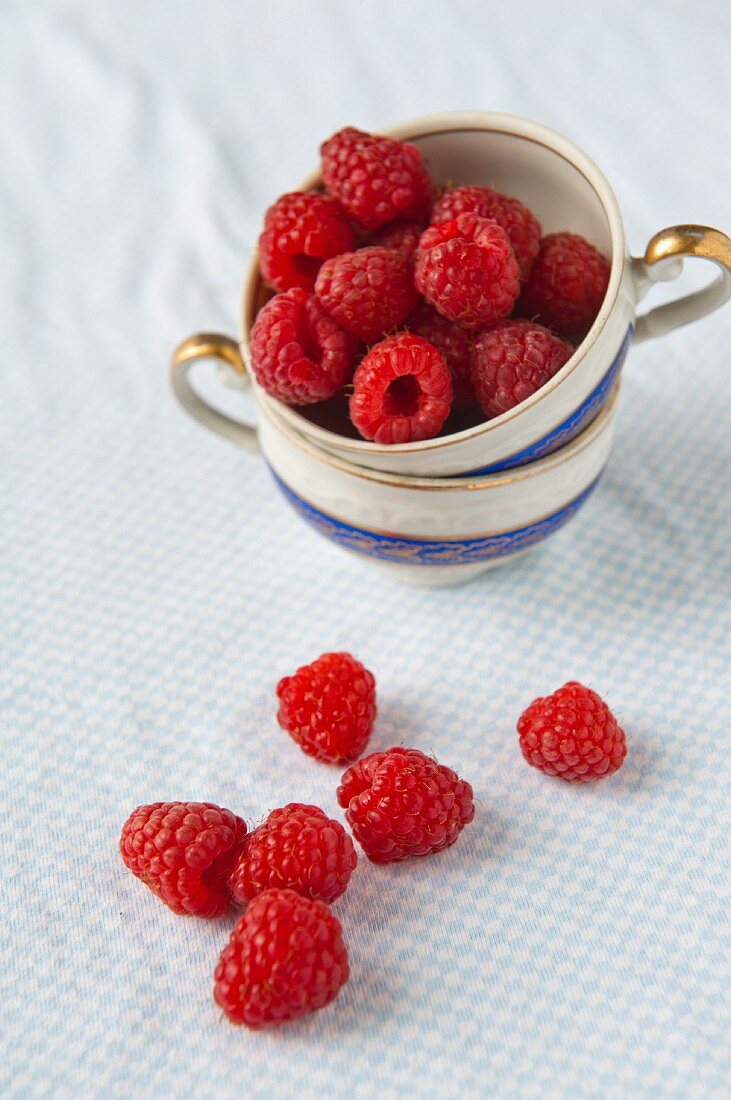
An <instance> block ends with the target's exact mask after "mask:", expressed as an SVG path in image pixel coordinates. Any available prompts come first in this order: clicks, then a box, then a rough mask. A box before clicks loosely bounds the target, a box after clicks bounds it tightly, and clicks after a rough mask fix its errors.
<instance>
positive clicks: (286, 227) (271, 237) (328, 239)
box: [259, 191, 355, 293]
mask: <svg viewBox="0 0 731 1100" xmlns="http://www.w3.org/2000/svg"><path fill="white" fill-rule="evenodd" d="M351 248H355V233H354V232H353V229H352V227H351V225H350V222H349V221H348V219H347V217H346V214H345V211H344V210H343V208H342V206H340V204H339V203H337V202H335V200H334V199H331V198H329V197H328V196H327V195H320V194H318V193H317V192H316V191H292V192H291V193H290V194H288V195H282V197H281V198H280V199H277V201H276V202H275V203H274V205H273V206H270V207H269V209H268V210H267V212H266V215H265V218H264V231H263V233H262V235H261V236H260V237H259V264H260V267H261V273H262V275H263V276H264V278H265V279H266V281H267V282H268V283H269V284H270V285H271V286H273V287H274V288H275V289H276V290H290V289H291V288H292V287H294V286H299V287H302V288H303V289H304V290H307V291H309V292H310V293H312V291H313V290H314V289H315V277H316V275H317V272H318V271H319V270H320V265H321V264H322V261H323V260H327V259H328V258H329V257H330V256H337V255H338V254H339V253H340V252H349V251H350V249H351Z"/></svg>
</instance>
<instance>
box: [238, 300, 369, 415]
mask: <svg viewBox="0 0 731 1100" xmlns="http://www.w3.org/2000/svg"><path fill="white" fill-rule="evenodd" d="M354 360H355V345H354V343H353V340H352V338H351V337H350V336H348V334H347V333H346V332H343V330H342V329H341V328H340V326H339V325H338V323H337V321H335V320H334V319H333V318H332V317H331V316H330V314H329V313H328V312H327V310H326V309H325V307H324V306H323V305H322V303H321V302H320V301H318V299H317V298H316V297H315V296H314V295H311V294H310V295H308V294H307V292H306V291H304V290H302V289H301V288H299V287H295V288H293V289H292V290H288V291H286V292H285V293H284V294H276V295H275V296H274V297H273V298H272V299H271V300H270V301H268V302H267V304H266V305H265V306H264V307H263V309H261V310H260V311H259V314H258V315H257V318H256V320H255V321H254V324H253V327H252V329H251V367H252V370H253V372H254V377H255V378H256V380H257V382H258V383H259V385H260V386H261V387H262V389H264V390H266V392H267V393H269V394H271V395H272V397H278V398H279V400H280V401H286V402H287V403H288V404H290V405H309V404H312V403H313V402H315V401H324V400H325V399H326V398H327V397H333V396H334V394H336V393H337V392H338V390H339V389H341V387H342V386H344V385H345V384H346V382H349V381H350V378H351V376H352V372H353V363H354Z"/></svg>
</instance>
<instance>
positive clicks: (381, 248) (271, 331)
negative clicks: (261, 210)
mask: <svg viewBox="0 0 731 1100" xmlns="http://www.w3.org/2000/svg"><path fill="white" fill-rule="evenodd" d="M321 156H322V165H321V175H322V181H323V185H324V188H325V190H324V192H323V191H297V192H292V193H289V194H286V195H283V196H282V197H281V198H279V199H278V200H277V201H276V202H275V203H274V204H273V205H272V206H271V207H270V208H269V210H268V211H267V213H266V216H265V220H264V229H263V232H262V234H261V237H260V239H259V256H260V270H261V275H262V278H263V279H264V281H265V282H266V284H268V286H269V287H271V288H272V290H273V291H274V292H275V293H274V295H273V297H271V298H270V299H269V300H268V301H267V302H266V303H265V304H264V306H263V307H262V308H261V310H260V311H259V313H258V315H257V317H256V320H255V322H254V325H253V328H252V331H251V368H252V371H253V373H254V376H255V377H256V380H257V382H258V383H259V385H260V386H261V387H262V389H264V390H265V391H266V392H267V393H268V394H270V395H271V396H273V397H276V398H278V399H279V400H281V401H283V402H285V403H286V404H289V405H296V406H306V405H313V404H319V403H321V402H327V401H331V400H333V399H336V398H338V397H342V396H345V397H347V400H348V411H349V418H350V421H351V422H352V425H353V426H354V428H355V429H356V430H357V432H358V433H359V434H360V436H362V437H363V438H364V439H367V440H372V441H374V442H376V443H378V444H394V443H409V442H416V441H418V440H424V439H431V438H433V437H434V436H436V435H438V434H440V433H441V434H449V432H450V431H452V430H456V428H457V427H461V426H463V425H464V424H465V423H466V422H467V421H471V422H473V423H477V422H479V421H480V420H491V419H493V418H495V417H497V416H500V415H501V414H502V413H505V412H507V411H508V410H509V409H512V408H514V407H515V406H516V405H519V404H520V403H521V402H523V401H525V400H527V399H528V398H529V397H531V396H532V394H534V393H535V392H536V391H537V390H539V389H540V388H541V387H542V386H544V385H545V384H546V383H547V382H548V381H549V380H550V379H551V378H552V377H553V376H554V375H555V374H556V373H557V372H558V371H559V370H560V369H561V367H562V366H563V365H564V364H565V363H566V362H567V361H568V359H569V358H570V357H571V355H572V354H573V352H574V349H575V347H576V346H577V344H579V343H580V342H581V340H582V339H583V337H584V336H585V335H586V333H587V332H588V330H589V328H590V327H591V325H592V323H593V322H594V320H595V318H596V315H597V313H598V311H599V308H600V306H601V303H602V301H603V299H604V295H605V293H606V289H607V284H608V281H609V263H608V261H607V260H606V258H605V257H604V256H602V255H601V253H600V252H598V251H597V249H596V248H595V247H594V246H593V245H592V244H590V243H589V242H588V241H587V240H585V239H584V238H583V237H580V236H578V235H577V234H574V233H570V232H560V233H551V234H548V235H546V236H543V235H542V228H541V225H540V222H539V221H538V219H537V218H536V216H535V215H534V213H533V212H532V211H531V210H529V209H528V208H527V207H526V206H525V205H524V204H523V203H522V202H520V201H519V200H518V199H517V198H514V197H511V196H508V195H503V194H500V193H498V192H497V191H494V190H492V189H491V188H489V187H484V186H458V185H457V186H451V185H450V186H448V187H439V188H435V186H434V183H433V182H432V180H431V179H430V177H429V173H428V170H427V166H426V164H425V163H424V161H423V159H422V155H421V153H420V151H419V150H418V149H417V148H416V146H414V145H411V144H410V143H408V142H402V141H397V140H395V139H393V138H388V137H382V136H378V135H373V134H367V133H364V132H363V131H361V130H358V129H355V128H354V127H346V128H345V129H343V130H340V131H338V133H336V134H334V135H333V136H332V137H331V138H329V140H327V141H326V142H324V143H323V145H322V147H321Z"/></svg>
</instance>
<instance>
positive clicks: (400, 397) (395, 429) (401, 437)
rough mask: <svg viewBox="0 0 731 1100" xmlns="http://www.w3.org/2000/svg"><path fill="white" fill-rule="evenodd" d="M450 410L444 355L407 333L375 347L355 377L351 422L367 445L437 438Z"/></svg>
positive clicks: (418, 337) (364, 359) (426, 342)
mask: <svg viewBox="0 0 731 1100" xmlns="http://www.w3.org/2000/svg"><path fill="white" fill-rule="evenodd" d="M451 406H452V379H451V375H450V373H449V369H448V367H447V365H446V363H445V361H444V357H443V356H442V354H441V353H440V352H439V351H437V349H436V348H435V347H434V346H433V345H432V344H430V343H429V342H428V341H427V340H424V339H423V338H422V337H421V336H413V335H412V334H411V333H407V332H403V333H400V334H399V335H398V336H389V337H388V339H386V340H383V341H382V342H381V343H380V344H376V345H375V346H374V347H372V348H371V350H370V351H369V352H368V354H367V355H366V356H364V358H363V359H362V360H361V362H360V364H359V365H358V368H357V370H356V372H355V374H354V375H353V396H352V397H351V399H350V419H351V420H352V421H353V424H355V426H356V428H357V429H358V431H359V432H360V434H361V435H362V436H363V437H364V439H372V440H375V442H376V443H413V442H414V441H415V440H419V439H431V438H432V436H435V435H437V433H438V432H439V430H440V429H441V427H442V425H443V424H444V422H445V420H446V419H447V417H448V416H449V410H450V408H451Z"/></svg>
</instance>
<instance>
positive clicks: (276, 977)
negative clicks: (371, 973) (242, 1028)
mask: <svg viewBox="0 0 731 1100" xmlns="http://www.w3.org/2000/svg"><path fill="white" fill-rule="evenodd" d="M349 976H350V970H349V968H348V951H347V948H346V946H345V943H344V941H343V931H342V928H341V927H340V922H339V921H338V920H337V918H336V917H335V916H334V915H333V912H332V910H331V909H330V907H329V906H328V905H326V904H325V903H324V902H322V901H311V900H310V899H309V898H303V897H301V896H300V895H299V894H296V893H295V892H294V890H265V891H264V893H263V894H259V896H258V897H257V898H254V900H253V901H252V902H251V904H250V905H249V907H248V909H247V910H246V912H245V913H244V915H243V916H242V917H241V918H240V920H239V921H238V923H237V924H236V927H235V928H234V930H233V932H232V933H231V939H230V940H229V942H228V945H227V946H226V947H225V948H224V949H223V951H222V953H221V957H220V959H219V961H218V966H217V967H216V970H215V973H214V979H215V983H216V984H215V987H214V990H213V996H214V998H215V1000H216V1002H217V1004H219V1005H220V1006H221V1008H222V1009H223V1011H224V1012H225V1013H226V1015H227V1016H228V1018H229V1020H230V1021H231V1023H233V1024H245V1025H246V1027H250V1028H253V1029H254V1030H258V1029H259V1028H263V1027H271V1026H272V1025H274V1024H280V1023H283V1022H284V1021H285V1020H296V1019H297V1018H298V1017H299V1016H306V1015H307V1014H308V1013H310V1012H316V1011H317V1009H318V1008H324V1007H325V1005H328V1004H330V1002H331V1001H334V1000H335V998H336V997H337V995H338V993H339V992H340V990H341V989H342V987H343V986H344V985H345V983H346V982H347V980H348V977H349Z"/></svg>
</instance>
